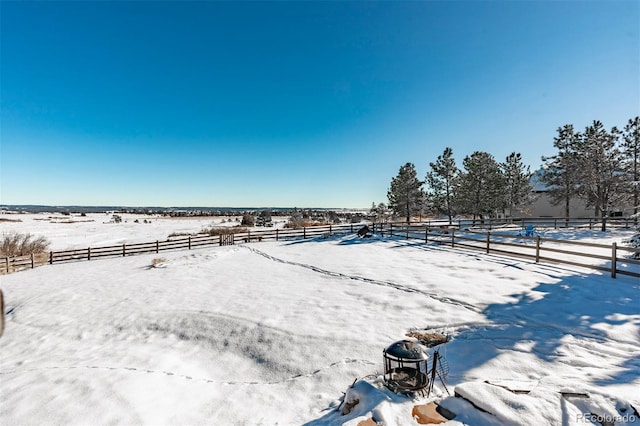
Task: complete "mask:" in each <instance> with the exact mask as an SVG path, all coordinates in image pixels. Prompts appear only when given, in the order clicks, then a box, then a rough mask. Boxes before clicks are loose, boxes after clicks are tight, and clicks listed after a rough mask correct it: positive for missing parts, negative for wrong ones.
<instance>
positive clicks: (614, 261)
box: [611, 243, 618, 278]
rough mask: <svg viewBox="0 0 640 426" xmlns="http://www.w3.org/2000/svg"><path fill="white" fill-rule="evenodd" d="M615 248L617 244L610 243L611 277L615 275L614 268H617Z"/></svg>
mask: <svg viewBox="0 0 640 426" xmlns="http://www.w3.org/2000/svg"><path fill="white" fill-rule="evenodd" d="M617 249H618V245H617V244H616V243H611V278H615V277H616V268H617V263H618V262H617V253H616V252H617Z"/></svg>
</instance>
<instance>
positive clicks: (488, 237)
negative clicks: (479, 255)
mask: <svg viewBox="0 0 640 426" xmlns="http://www.w3.org/2000/svg"><path fill="white" fill-rule="evenodd" d="M490 244H491V232H487V254H489V245H490Z"/></svg>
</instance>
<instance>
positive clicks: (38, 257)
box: [0, 223, 362, 273]
mask: <svg viewBox="0 0 640 426" xmlns="http://www.w3.org/2000/svg"><path fill="white" fill-rule="evenodd" d="M360 227H362V223H360V224H344V225H324V226H310V227H303V228H300V229H286V228H285V229H279V228H276V229H268V230H259V231H255V230H254V231H248V232H241V233H240V232H239V233H229V234H220V235H193V236H188V237H183V238H171V239H167V240H166V241H160V240H157V241H152V242H146V243H131V244H118V245H110V246H101V247H88V248H86V249H72V250H56V251H50V252H48V253H40V254H35V255H28V256H15V257H2V258H0V273H9V272H15V271H19V270H21V269H27V268H35V267H36V266H41V265H44V264H50V265H53V264H54V263H62V262H74V261H82V260H94V259H99V258H104V257H117V256H120V257H124V256H133V255H138V254H147V253H160V252H161V251H166V250H179V249H189V250H190V249H192V248H194V247H202V246H207V245H220V246H222V245H233V244H238V243H247V242H254V241H268V240H273V241H279V240H287V239H291V238H300V237H302V238H315V237H319V236H329V235H334V234H340V233H346V232H350V233H353V232H355V231H357V230H358V229H359V228H360Z"/></svg>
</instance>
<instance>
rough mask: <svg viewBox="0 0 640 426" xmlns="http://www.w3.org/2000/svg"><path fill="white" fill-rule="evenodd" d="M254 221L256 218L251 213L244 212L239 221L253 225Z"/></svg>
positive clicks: (246, 224)
mask: <svg viewBox="0 0 640 426" xmlns="http://www.w3.org/2000/svg"><path fill="white" fill-rule="evenodd" d="M255 223H256V220H255V218H254V217H253V215H251V214H249V213H245V214H243V215H242V222H241V223H240V225H244V226H253V225H254V224H255Z"/></svg>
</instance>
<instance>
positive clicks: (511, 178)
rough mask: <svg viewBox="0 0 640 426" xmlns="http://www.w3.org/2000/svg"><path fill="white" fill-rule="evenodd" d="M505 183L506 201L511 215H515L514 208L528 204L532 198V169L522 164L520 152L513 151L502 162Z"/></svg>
mask: <svg viewBox="0 0 640 426" xmlns="http://www.w3.org/2000/svg"><path fill="white" fill-rule="evenodd" d="M501 167H502V174H503V177H504V185H505V194H504V195H505V203H506V207H507V209H508V210H509V217H510V218H512V217H513V210H514V209H515V208H520V207H522V206H524V205H526V204H528V203H529V202H530V200H531V184H530V182H529V181H530V179H531V171H530V170H529V166H525V165H524V164H522V156H521V155H520V153H515V152H512V153H511V154H509V156H508V157H507V159H506V161H505V162H504V163H502V164H501Z"/></svg>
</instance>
